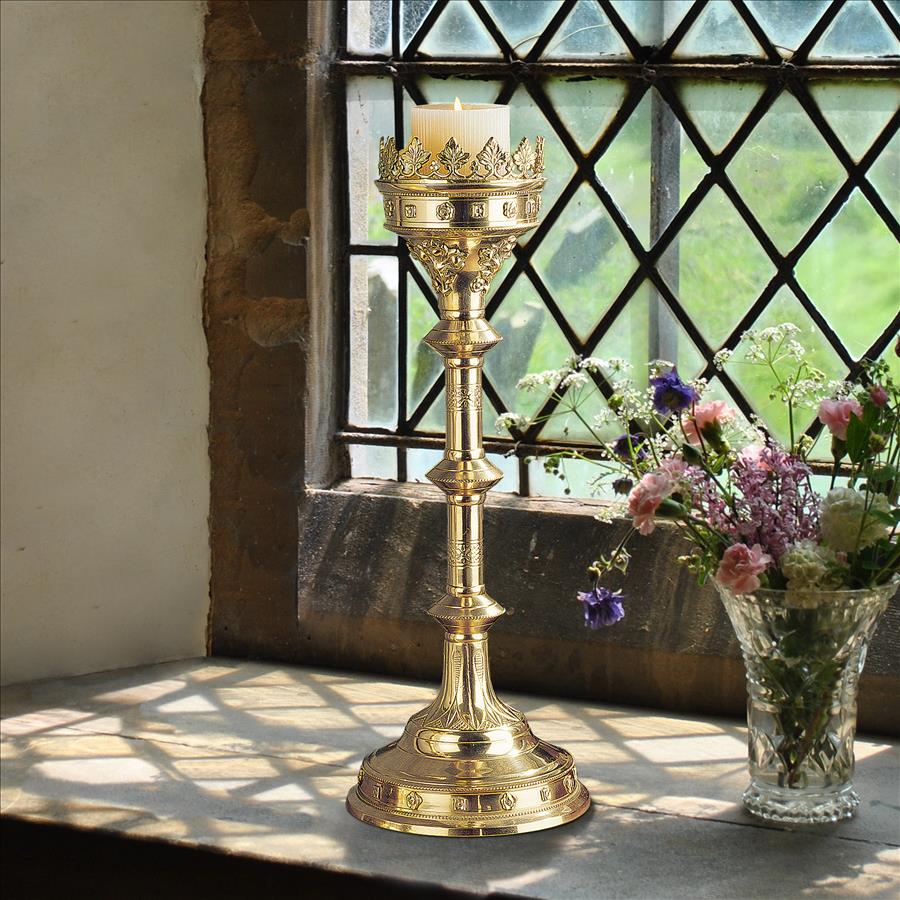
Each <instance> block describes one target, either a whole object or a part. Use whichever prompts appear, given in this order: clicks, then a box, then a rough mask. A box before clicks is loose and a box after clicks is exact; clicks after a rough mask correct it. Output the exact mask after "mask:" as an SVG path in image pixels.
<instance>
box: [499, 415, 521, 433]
mask: <svg viewBox="0 0 900 900" xmlns="http://www.w3.org/2000/svg"><path fill="white" fill-rule="evenodd" d="M494 427H495V428H496V429H497V431H503V430H504V429H506V430H509V429H510V428H518V429H519V430H520V431H524V430H525V429H526V428H527V427H528V419H527V418H526V417H525V416H521V415H519V413H514V412H505V413H502V414H501V415H499V416H497V422H496V424H495V425H494Z"/></svg>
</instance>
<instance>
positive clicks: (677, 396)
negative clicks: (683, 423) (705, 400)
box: [650, 366, 700, 413]
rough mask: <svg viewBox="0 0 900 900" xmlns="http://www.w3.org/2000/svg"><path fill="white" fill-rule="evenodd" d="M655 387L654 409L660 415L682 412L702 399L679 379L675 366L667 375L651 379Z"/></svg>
mask: <svg viewBox="0 0 900 900" xmlns="http://www.w3.org/2000/svg"><path fill="white" fill-rule="evenodd" d="M650 384H651V385H652V386H653V388H654V391H653V408H654V409H655V410H656V411H657V412H658V413H672V412H681V411H682V410H685V409H687V408H688V407H689V406H690V405H691V404H692V403H696V402H697V401H698V400H699V399H700V395H699V394H698V393H697V392H696V391H695V390H694V389H693V388H692V387H691V386H690V385H689V384H685V383H684V382H683V381H682V380H681V379H680V378H679V377H678V370H677V369H676V368H675V367H674V366H673V367H672V370H671V371H670V372H666V373H665V375H655V376H654V377H653V378H651V379H650Z"/></svg>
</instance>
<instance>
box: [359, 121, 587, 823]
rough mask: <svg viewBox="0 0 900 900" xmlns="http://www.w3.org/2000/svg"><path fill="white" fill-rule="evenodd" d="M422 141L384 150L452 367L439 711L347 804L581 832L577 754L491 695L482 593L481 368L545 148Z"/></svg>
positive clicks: (494, 474) (532, 214)
mask: <svg viewBox="0 0 900 900" xmlns="http://www.w3.org/2000/svg"><path fill="white" fill-rule="evenodd" d="M428 160H429V154H428V153H427V152H425V151H424V150H423V148H422V146H421V144H420V143H419V142H418V140H416V139H415V138H413V140H412V141H411V143H410V144H409V146H408V147H406V148H404V149H403V150H402V151H398V150H397V148H396V147H395V145H394V142H393V140H389V141H387V142H384V141H382V147H381V156H380V160H379V176H380V180H379V181H378V182H377V185H378V189H379V190H380V191H381V193H382V194H383V195H384V210H385V219H386V225H387V227H388V228H390V229H391V230H392V231H395V232H397V234H400V235H401V236H402V237H404V238H405V239H406V241H407V243H408V245H409V250H410V253H411V254H412V255H413V256H414V257H415V258H417V259H418V260H420V261H421V262H422V263H423V264H424V265H425V267H426V268H427V269H428V271H429V274H430V275H431V283H432V285H433V287H434V289H435V291H436V293H437V296H438V303H439V307H440V312H441V318H440V321H439V322H438V324H437V325H435V327H434V328H433V329H432V330H431V332H430V333H429V334H428V336H427V337H426V338H425V341H426V342H427V343H428V344H429V345H430V346H431V347H432V348H433V349H434V350H435V351H436V352H437V353H439V354H440V355H441V356H442V357H443V359H444V367H445V372H446V396H447V446H446V450H445V453H444V458H443V459H442V460H441V462H439V463H438V464H437V465H436V466H435V467H434V468H433V469H432V470H431V471H430V472H429V473H428V478H429V479H430V480H431V481H432V482H433V483H434V484H435V485H437V486H438V487H439V488H440V489H441V490H442V491H443V492H444V493H445V494H446V495H447V528H448V537H447V592H446V594H445V595H444V596H443V597H442V598H441V600H439V601H438V602H437V603H436V604H435V605H434V606H433V607H432V608H431V609H430V610H429V613H430V615H432V616H433V617H434V618H435V619H437V621H438V622H439V623H440V624H441V625H442V626H443V628H444V631H445V639H444V672H443V680H442V683H441V690H440V693H439V694H438V696H437V698H436V699H435V700H434V702H433V703H432V704H431V705H430V706H428V707H427V708H426V709H423V710H422V711H420V712H418V713H416V714H415V715H414V716H413V717H412V718H411V719H410V720H409V722H408V723H407V725H406V729H405V730H404V732H403V736H402V737H401V738H400V740H399V741H395V742H394V743H393V744H390V745H388V746H387V747H383V748H382V749H380V750H376V751H375V752H374V753H371V754H370V755H369V756H368V757H366V759H365V761H364V762H363V764H362V768H361V769H360V771H359V776H358V783H357V785H356V786H355V787H354V788H353V789H352V790H351V791H350V793H349V795H348V797H347V808H348V809H349V810H350V812H351V813H352V814H353V815H354V816H356V818H358V819H361V820H362V821H363V822H368V823H369V824H371V825H378V826H379V827H381V828H390V829H393V830H395V831H406V832H410V833H414V834H428V835H438V836H446V837H485V836H489V835H503V834H520V833H522V832H526V831H537V830H539V829H542V828H552V827H554V826H556V825H562V824H563V823H565V822H570V821H571V820H572V819H576V818H578V816H580V815H582V813H584V812H585V811H586V810H587V808H588V806H589V805H590V798H589V797H588V792H587V790H586V789H585V787H584V786H583V785H582V784H581V783H580V782H579V781H578V777H577V774H576V772H575V763H574V761H573V759H572V757H571V755H570V754H569V753H567V752H566V751H565V750H561V749H560V748H559V747H554V746H553V745H552V744H547V743H545V742H544V741H540V740H538V739H537V738H536V737H535V736H534V735H533V734H532V732H531V729H530V728H529V727H528V723H527V722H526V720H525V717H524V716H523V715H522V713H520V712H518V711H516V710H514V709H513V708H512V707H510V706H507V704H505V703H503V701H501V700H500V699H499V698H498V697H497V695H496V694H495V693H494V689H493V686H492V685H491V676H490V666H489V663H488V629H489V628H490V627H491V625H493V623H494V622H495V621H496V620H497V619H498V618H499V617H500V616H502V615H503V607H502V606H500V604H499V603H497V602H496V601H495V600H494V599H493V598H492V597H490V595H489V594H488V593H487V591H486V589H485V585H484V540H483V510H484V498H485V495H486V494H487V492H488V491H489V490H490V489H491V488H492V487H493V486H494V485H495V484H497V482H498V481H499V480H500V478H501V475H502V473H501V472H500V471H499V470H498V469H497V467H496V466H494V465H493V464H492V463H491V462H490V461H489V460H488V459H487V458H486V457H485V453H484V448H483V446H482V421H481V410H482V389H481V373H482V367H483V357H484V354H485V353H487V351H488V350H490V349H491V347H493V346H495V345H496V344H497V343H499V342H500V340H501V337H500V335H499V334H497V332H496V331H495V330H494V328H493V327H492V326H491V324H490V323H489V322H488V321H487V319H486V318H485V316H484V310H485V296H486V294H487V291H488V288H489V287H490V283H491V280H492V279H493V277H494V275H496V273H497V272H498V271H499V269H500V267H501V266H502V265H503V262H504V260H505V259H506V258H507V257H508V256H509V254H510V253H511V252H512V249H513V247H514V246H515V243H516V240H517V238H518V237H519V235H521V234H524V233H525V232H526V231H528V230H529V229H531V228H534V227H535V225H536V224H537V214H538V212H539V210H540V190H541V187H542V186H543V183H544V181H543V178H542V177H541V173H542V171H543V142H542V141H541V139H540V138H538V141H537V146H536V147H535V148H534V149H532V148H531V146H530V144H529V143H528V141H522V143H521V144H520V145H519V146H518V148H517V149H516V150H515V152H513V153H512V154H507V153H505V152H503V151H502V150H501V149H500V148H499V146H498V145H497V142H496V141H495V140H494V139H493V138H492V139H491V140H490V141H488V143H487V144H486V145H485V147H484V149H483V150H482V151H481V152H480V153H478V154H477V155H476V157H475V159H473V160H470V157H469V154H467V153H465V152H463V151H462V150H461V149H460V148H459V147H458V146H457V145H456V142H455V141H454V140H452V139H451V140H450V141H449V142H448V144H447V146H446V147H445V148H444V150H443V151H442V152H441V153H439V154H438V156H437V159H435V160H434V161H432V162H430V163H429V161H428Z"/></svg>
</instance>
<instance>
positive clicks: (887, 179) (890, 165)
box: [866, 131, 900, 221]
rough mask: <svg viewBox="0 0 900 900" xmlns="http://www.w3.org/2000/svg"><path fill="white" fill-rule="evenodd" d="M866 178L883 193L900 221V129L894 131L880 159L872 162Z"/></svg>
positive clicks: (888, 206) (882, 197) (883, 196)
mask: <svg viewBox="0 0 900 900" xmlns="http://www.w3.org/2000/svg"><path fill="white" fill-rule="evenodd" d="M866 178H868V180H869V181H870V182H871V183H872V184H873V185H874V186H875V188H876V189H877V190H878V193H879V194H881V199H882V200H884V202H885V204H886V205H887V208H888V209H889V210H890V211H891V212H892V213H893V214H894V218H895V219H897V220H898V221H900V131H897V132H894V135H893V137H892V138H891V139H890V141H888V144H887V146H886V147H885V148H884V150H882V151H881V153H880V154H879V155H878V159H876V160H875V162H874V163H872V165H871V167H870V168H869V171H868V172H867V173H866Z"/></svg>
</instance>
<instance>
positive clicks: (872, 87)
mask: <svg viewBox="0 0 900 900" xmlns="http://www.w3.org/2000/svg"><path fill="white" fill-rule="evenodd" d="M810 91H811V93H812V95H813V99H814V100H815V101H816V104H817V105H818V107H819V109H820V110H821V111H822V115H824V116H825V118H826V119H827V121H828V124H829V125H830V126H831V127H832V128H833V129H834V133H835V134H836V135H837V136H838V138H839V139H840V141H841V143H842V144H843V145H844V147H845V149H846V150H847V152H848V153H849V154H850V155H851V156H852V157H853V158H854V159H855V160H857V161H859V160H860V159H862V157H863V156H864V155H865V153H866V151H867V150H868V149H869V147H871V146H872V142H873V141H874V140H875V138H877V137H878V135H879V134H881V132H882V131H883V130H884V128H885V126H886V125H887V124H888V122H889V121H890V119H891V116H892V115H893V114H894V112H895V111H896V110H897V109H898V108H900V84H898V83H897V82H886V83H880V82H875V83H873V82H867V83H862V84H859V83H853V82H847V81H820V82H814V83H813V84H812V85H810Z"/></svg>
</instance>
